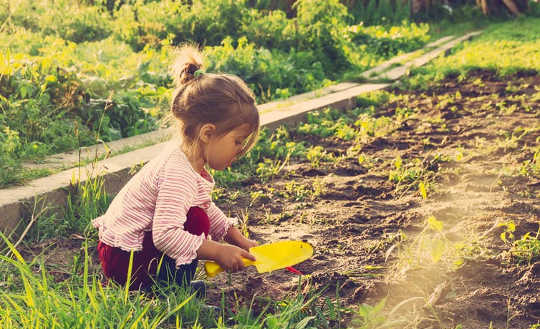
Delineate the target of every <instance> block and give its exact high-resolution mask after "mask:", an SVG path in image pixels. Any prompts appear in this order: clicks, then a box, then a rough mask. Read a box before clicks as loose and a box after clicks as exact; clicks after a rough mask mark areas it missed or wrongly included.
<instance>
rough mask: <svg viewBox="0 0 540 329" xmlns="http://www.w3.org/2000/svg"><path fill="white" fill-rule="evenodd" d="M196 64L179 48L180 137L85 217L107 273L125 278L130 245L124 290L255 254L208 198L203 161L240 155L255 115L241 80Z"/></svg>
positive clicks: (249, 141)
mask: <svg viewBox="0 0 540 329" xmlns="http://www.w3.org/2000/svg"><path fill="white" fill-rule="evenodd" d="M201 65H202V58H201V55H200V54H199V53H198V51H197V49H196V48H194V47H191V46H185V47H184V48H182V50H181V52H180V55H179V58H178V60H177V62H176V64H175V70H174V73H175V80H176V81H175V82H176V85H177V89H176V91H175V93H174V95H173V101H172V107H171V111H172V115H173V116H174V117H175V118H176V119H177V121H178V123H179V127H180V135H181V136H180V137H181V141H180V142H179V143H174V142H172V143H170V145H169V146H168V147H166V148H165V149H164V150H163V152H162V153H161V155H160V156H158V157H157V158H155V159H153V160H152V161H150V162H148V163H147V164H146V165H145V166H144V167H143V168H142V169H141V170H140V171H139V172H138V173H137V174H136V175H135V176H134V177H133V178H132V179H131V180H130V181H129V182H128V183H127V184H126V186H124V188H123V189H122V190H121V191H120V192H119V193H118V195H117V196H116V197H115V198H114V200H113V202H112V203H111V205H110V207H109V209H108V210H107V212H106V213H105V214H104V215H103V216H101V217H99V218H96V219H95V220H94V221H93V225H94V226H95V227H97V228H98V229H99V243H98V254H99V259H100V261H101V265H102V268H103V271H104V273H105V276H106V277H107V278H109V279H112V280H114V281H116V282H118V283H120V284H125V283H126V280H127V274H128V267H129V263H130V254H131V251H133V256H132V257H133V260H132V274H131V280H130V289H141V288H142V289H147V288H149V287H150V286H151V285H152V284H153V283H154V282H157V281H161V280H171V279H174V280H175V281H176V282H177V283H179V284H183V283H186V282H188V283H189V282H190V281H191V280H192V278H193V275H194V273H195V269H196V267H197V261H198V259H207V260H214V261H216V262H217V263H218V264H219V265H221V267H223V268H224V269H225V270H226V271H229V272H235V271H238V270H241V269H243V267H244V266H243V263H242V258H243V257H245V258H248V259H251V260H255V258H254V256H253V255H251V254H250V253H249V252H248V251H247V250H248V249H249V248H250V247H253V246H256V245H257V243H256V242H255V241H253V240H249V239H247V238H245V237H244V236H243V235H242V234H241V233H240V231H239V230H238V229H237V228H235V227H234V226H233V224H234V220H233V219H231V218H228V217H227V216H225V215H224V214H223V212H222V211H221V210H220V209H218V208H217V207H216V205H215V204H214V203H213V202H212V201H211V197H210V193H211V191H212V188H213V187H214V181H213V179H212V176H211V175H210V174H209V173H208V172H207V171H206V169H205V166H208V167H210V168H213V169H216V170H223V169H225V168H227V167H228V166H230V165H231V163H232V162H233V161H234V160H236V159H237V158H238V157H239V156H241V155H243V154H245V153H246V152H247V151H248V150H249V149H250V148H251V147H252V146H253V144H254V143H255V140H256V138H257V135H258V132H259V113H258V111H257V108H256V106H255V99H254V97H253V94H252V92H251V91H250V90H249V88H248V87H247V86H246V85H245V84H244V82H243V81H242V80H240V79H239V78H238V77H236V76H233V75H227V74H212V73H204V72H202V71H201ZM221 239H224V240H225V241H226V242H228V243H220V242H217V241H219V240H221ZM229 243H230V244H229Z"/></svg>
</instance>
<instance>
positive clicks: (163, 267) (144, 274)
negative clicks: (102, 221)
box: [97, 207, 210, 290]
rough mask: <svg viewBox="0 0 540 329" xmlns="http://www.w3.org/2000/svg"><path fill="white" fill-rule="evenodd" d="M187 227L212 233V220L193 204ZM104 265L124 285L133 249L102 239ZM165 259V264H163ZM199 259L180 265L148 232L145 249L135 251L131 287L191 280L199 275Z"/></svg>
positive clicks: (145, 236) (99, 244) (197, 233)
mask: <svg viewBox="0 0 540 329" xmlns="http://www.w3.org/2000/svg"><path fill="white" fill-rule="evenodd" d="M184 229H185V230H186V231H188V232H190V233H192V234H195V235H201V234H202V233H204V234H205V235H206V236H208V232H209V230H210V221H209V220H208V216H207V215H206V212H204V210H202V209H201V208H199V207H192V208H191V209H189V211H188V213H187V220H186V222H185V223H184ZM97 250H98V255H99V260H100V261H101V267H102V268H103V272H104V274H105V276H106V277H107V278H108V279H112V280H114V281H116V282H117V283H119V284H121V285H124V284H125V283H126V280H127V274H128V268H129V258H130V254H131V253H130V252H127V251H124V250H122V249H120V248H117V247H111V246H109V245H107V244H105V243H103V242H101V241H99V243H98V246H97ZM160 262H161V264H160ZM197 263H198V261H197V260H196V259H195V260H194V261H193V262H192V263H191V264H185V265H181V266H180V268H178V269H177V268H176V262H175V260H174V259H172V258H171V257H169V256H167V255H165V254H164V253H163V252H161V251H159V250H158V249H157V248H156V246H154V242H153V240H152V232H151V231H149V232H145V234H144V239H143V248H142V250H141V251H135V252H134V253H133V264H132V270H131V283H130V287H129V288H130V290H136V289H148V288H149V287H150V286H151V285H152V284H153V283H155V282H159V281H169V282H170V281H171V280H174V281H175V282H177V283H178V284H184V283H189V282H190V281H191V279H192V278H193V275H194V274H195V270H196V268H197Z"/></svg>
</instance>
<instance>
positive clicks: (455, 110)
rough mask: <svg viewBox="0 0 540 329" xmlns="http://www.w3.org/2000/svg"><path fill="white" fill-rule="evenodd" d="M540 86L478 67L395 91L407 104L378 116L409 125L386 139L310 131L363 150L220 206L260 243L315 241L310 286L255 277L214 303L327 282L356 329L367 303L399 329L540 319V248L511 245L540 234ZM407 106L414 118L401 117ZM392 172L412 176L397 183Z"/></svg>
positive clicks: (261, 299)
mask: <svg viewBox="0 0 540 329" xmlns="http://www.w3.org/2000/svg"><path fill="white" fill-rule="evenodd" d="M539 87H540V77H539V76H538V75H537V74H535V73H521V74H517V75H514V76H511V77H507V78H504V79H501V78H498V77H496V76H495V75H494V74H492V73H490V72H484V71H478V72H474V73H473V74H471V75H470V76H469V77H468V78H467V79H465V80H463V81H460V80H459V79H458V78H457V77H456V78H449V79H447V80H445V81H443V82H442V83H441V84H440V85H438V87H436V88H432V89H430V90H427V91H400V90H398V89H396V90H392V91H391V92H393V93H394V94H396V95H398V96H399V97H395V98H394V99H392V100H391V101H389V102H388V103H387V104H385V105H382V106H380V107H379V108H377V109H376V115H377V116H387V117H393V118H395V120H396V122H399V125H398V127H397V129H396V130H394V131H393V132H392V133H391V134H388V135H386V136H382V137H372V138H369V140H367V141H363V142H362V144H361V145H358V144H356V145H355V143H354V142H346V141H342V140H339V139H337V138H314V137H313V136H310V137H309V142H310V143H313V144H318V145H322V146H324V149H325V150H326V151H327V152H328V153H332V154H334V155H335V156H336V157H339V156H342V155H346V154H349V155H351V149H353V150H356V153H354V155H353V156H344V157H342V159H341V160H339V161H330V162H328V161H327V162H322V163H321V164H320V165H318V166H315V167H314V166H313V164H311V163H309V162H304V163H292V164H290V165H288V166H286V167H285V168H284V169H283V170H282V171H281V172H280V173H279V175H277V177H274V178H273V179H272V180H270V181H269V182H261V181H258V180H256V179H251V180H249V181H246V182H244V185H243V187H242V188H241V190H240V193H238V191H228V192H227V193H226V194H227V196H228V197H225V198H224V199H222V200H220V201H218V204H219V206H221V207H222V208H223V209H225V210H228V211H230V212H231V214H235V215H239V217H243V218H244V219H245V218H246V215H247V227H248V230H249V233H250V235H251V237H253V238H255V239H257V240H259V241H260V242H270V241H276V240H279V239H301V240H306V241H308V242H310V243H311V244H312V245H313V246H314V250H315V254H314V256H313V257H312V258H311V259H309V260H307V261H305V262H303V263H301V264H299V265H297V266H295V268H296V269H297V270H299V271H301V272H302V273H304V274H305V275H304V276H303V278H302V281H301V282H300V283H299V278H298V277H297V276H296V275H294V274H292V273H290V272H288V271H285V270H283V271H276V272H273V273H270V274H258V273H256V271H255V270H254V269H250V270H247V271H244V272H241V273H236V274H233V275H232V276H231V278H232V280H231V278H229V277H227V276H221V277H218V278H217V279H216V280H215V282H216V288H215V289H211V292H210V298H217V299H219V298H220V295H221V294H222V293H223V292H225V293H226V295H227V296H228V297H229V298H231V300H234V301H236V302H245V303H247V305H250V303H254V308H257V307H258V306H259V307H263V304H264V303H265V301H268V300H269V299H273V300H279V299H281V298H283V297H284V296H294V295H295V294H296V293H297V292H298V289H303V291H310V290H311V289H323V288H326V289H325V294H326V296H327V297H328V298H331V299H333V300H334V301H339V303H340V305H342V306H344V307H345V308H347V307H348V308H349V309H350V311H349V312H346V311H345V312H344V313H343V314H344V316H343V318H342V319H341V321H342V322H343V323H339V324H338V323H337V322H333V323H332V322H331V323H330V326H334V327H337V326H347V325H352V323H351V322H350V321H351V318H354V317H355V310H356V309H357V306H358V305H360V304H362V303H367V304H371V305H375V304H376V303H378V302H379V301H381V300H382V299H383V298H386V306H385V307H386V310H387V312H386V314H388V319H387V320H388V321H390V320H392V321H394V320H395V321H398V322H397V324H396V325H395V327H396V328H407V327H418V328H439V327H444V328H454V327H456V326H458V325H462V326H463V328H488V327H489V326H490V325H492V326H493V328H529V327H530V326H531V325H533V324H536V323H538V321H540V259H539V257H538V251H536V254H534V253H533V254H532V255H533V256H532V257H530V258H529V259H524V258H523V257H519V256H520V255H521V254H519V253H517V252H516V251H515V249H512V245H513V241H515V240H519V239H520V238H521V237H522V236H523V235H524V234H526V233H527V232H530V235H531V236H533V237H534V236H536V234H537V232H538V229H539V215H540V204H539V202H538V200H539V197H540V179H539V172H538V169H539V168H538V167H536V169H534V168H533V166H534V165H535V162H534V161H536V166H539V165H540V163H539V162H540V160H539V159H538V158H534V154H535V151H536V152H538V147H539V145H540V142H539V136H540V97H539V91H540V88H539ZM403 109H408V110H410V112H411V113H412V114H411V115H409V116H407V117H403V116H402V117H401V118H400V119H399V120H398V118H397V114H399V113H403V112H404V111H403ZM293 135H294V134H293ZM305 138H306V137H305V136H302V135H294V136H293V139H294V140H302V139H304V140H305ZM348 150H349V151H348ZM359 156H361V158H362V160H359ZM537 157H538V155H537ZM396 159H401V160H399V161H400V162H402V164H400V165H398V164H396ZM527 161H529V162H527ZM398 167H400V168H398ZM407 170H409V171H407ZM392 172H394V173H398V175H399V173H401V174H402V176H401V177H402V178H403V180H401V181H400V180H399V179H389V177H390V176H391V173H392ZM407 175H409V177H413V178H412V179H409V180H407ZM415 177H416V181H415ZM419 181H422V182H424V186H426V195H425V196H424V197H423V196H422V193H421V191H419V187H418V182H419ZM255 191H257V192H258V193H259V196H258V197H255V198H254V197H253V194H252V193H253V192H255ZM512 225H515V230H512V228H513V226H512ZM504 232H506V233H504ZM503 233H504V234H503ZM501 234H503V236H502V237H501ZM503 238H504V239H503ZM537 239H538V237H536V242H538V240H537ZM530 241H533V243H534V239H531V240H530ZM299 287H300V288H299ZM336 294H337V296H339V297H336ZM253 301H255V302H253ZM259 304H260V305H259ZM323 306H324V305H322V306H321V307H323ZM390 311H393V312H392V313H390ZM355 323H358V322H355Z"/></svg>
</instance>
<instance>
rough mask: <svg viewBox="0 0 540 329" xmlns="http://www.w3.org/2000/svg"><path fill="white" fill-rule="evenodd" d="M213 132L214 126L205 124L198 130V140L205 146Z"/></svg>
mask: <svg viewBox="0 0 540 329" xmlns="http://www.w3.org/2000/svg"><path fill="white" fill-rule="evenodd" d="M215 132H216V126H215V125H214V124H211V123H205V124H203V125H202V126H201V129H200V130H199V140H200V141H202V142H203V143H205V144H207V143H208V142H210V140H211V139H212V137H213V136H214V134H215Z"/></svg>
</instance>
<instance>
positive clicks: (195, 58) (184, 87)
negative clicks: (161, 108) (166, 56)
mask: <svg viewBox="0 0 540 329" xmlns="http://www.w3.org/2000/svg"><path fill="white" fill-rule="evenodd" d="M202 65H203V57H202V55H201V53H200V52H199V50H198V49H197V48H196V47H194V46H192V45H185V46H183V47H182V48H180V50H179V54H178V57H177V59H176V62H175V63H174V66H173V69H172V74H173V76H174V79H175V84H176V90H175V92H174V94H173V98H172V106H171V113H172V115H173V116H174V117H175V118H176V119H177V120H178V123H179V125H180V134H181V136H182V138H183V140H184V145H185V146H191V147H193V145H194V144H195V143H196V142H197V137H198V134H199V129H200V128H201V126H202V125H204V124H207V123H211V124H214V125H215V126H216V133H217V135H218V136H222V135H225V134H227V133H228V132H230V131H231V130H233V129H235V128H236V127H238V126H240V125H242V124H248V125H249V127H250V130H251V134H250V135H249V137H248V138H247V140H246V143H245V145H244V147H243V149H242V152H241V153H240V154H241V155H243V154H245V153H246V152H247V151H249V149H251V148H252V147H253V145H254V144H255V142H256V140H257V136H258V134H259V125H260V122H259V111H258V110H257V107H256V104H255V97H254V95H253V92H252V91H251V90H250V89H249V88H248V86H247V85H246V84H245V83H244V82H243V81H242V80H241V79H240V78H238V77H237V76H235V75H231V74H214V73H201V72H202Z"/></svg>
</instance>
